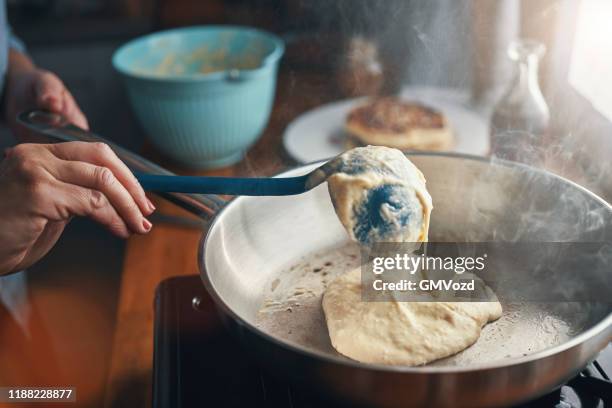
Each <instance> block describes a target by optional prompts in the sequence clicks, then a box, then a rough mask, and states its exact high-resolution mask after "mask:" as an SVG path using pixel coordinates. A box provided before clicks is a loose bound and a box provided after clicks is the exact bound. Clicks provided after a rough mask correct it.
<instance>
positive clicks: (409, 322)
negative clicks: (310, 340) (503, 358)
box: [323, 267, 502, 366]
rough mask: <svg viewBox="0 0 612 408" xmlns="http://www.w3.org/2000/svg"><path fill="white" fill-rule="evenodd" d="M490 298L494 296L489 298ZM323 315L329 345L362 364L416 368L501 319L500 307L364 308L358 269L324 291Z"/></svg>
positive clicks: (400, 305) (433, 304)
mask: <svg viewBox="0 0 612 408" xmlns="http://www.w3.org/2000/svg"><path fill="white" fill-rule="evenodd" d="M492 296H493V297H494V295H492ZM323 311H324V313H325V319H326V322H327V329H328V331H329V337H330V339H331V342H332V345H333V346H334V348H335V349H336V350H337V351H338V352H339V353H340V354H343V355H345V356H347V357H350V358H352V359H354V360H358V361H361V362H364V363H373V364H389V365H411V366H412V365H421V364H426V363H429V362H431V361H435V360H438V359H440V358H444V357H448V356H450V355H453V354H455V353H458V352H460V351H462V350H463V349H465V348H467V347H469V346H470V345H472V344H473V343H475V342H476V340H478V338H479V337H480V333H481V331H482V327H483V326H484V325H485V324H487V323H488V322H490V321H493V320H496V319H498V318H499V317H501V314H502V307H501V305H500V303H499V302H497V301H495V302H433V301H432V302H395V301H393V302H363V301H362V300H361V268H360V267H358V268H356V269H353V270H352V271H351V272H349V273H346V274H344V275H342V276H340V277H338V278H337V279H335V280H334V281H333V282H331V283H330V285H329V286H328V287H327V289H326V291H325V293H324V294H323Z"/></svg>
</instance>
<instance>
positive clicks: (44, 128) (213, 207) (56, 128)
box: [17, 110, 226, 221]
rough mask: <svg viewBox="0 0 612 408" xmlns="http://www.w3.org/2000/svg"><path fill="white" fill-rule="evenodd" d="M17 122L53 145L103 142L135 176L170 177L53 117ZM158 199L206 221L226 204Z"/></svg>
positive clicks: (30, 114)
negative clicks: (76, 142)
mask: <svg viewBox="0 0 612 408" xmlns="http://www.w3.org/2000/svg"><path fill="white" fill-rule="evenodd" d="M17 122H18V123H20V124H21V125H23V126H25V127H26V128H28V129H29V130H31V131H33V132H35V133H37V134H40V135H44V136H46V137H47V138H49V139H51V141H53V142H72V141H83V142H103V143H106V144H107V145H109V146H110V147H111V148H112V149H113V150H114V152H115V153H116V154H117V156H118V157H119V158H120V159H121V160H123V162H125V164H126V165H127V166H128V167H129V168H130V169H131V170H132V171H133V172H135V173H144V174H163V175H169V176H171V175H174V174H173V173H172V172H170V171H168V170H166V169H164V168H163V167H161V166H158V165H157V164H155V163H153V162H151V161H149V160H147V159H145V158H143V157H141V156H139V155H137V154H135V153H132V152H131V151H129V150H127V149H124V148H123V147H121V146H118V145H117V144H115V143H113V142H111V141H109V140H106V139H104V138H103V137H101V136H98V135H96V134H95V133H92V132H89V131H87V130H84V129H81V128H80V127H78V126H75V125H73V124H71V123H69V122H68V121H67V120H66V118H64V117H63V116H62V115H59V114H57V113H50V112H46V111H42V110H30V111H25V112H21V113H20V114H19V115H17ZM159 195H160V196H161V197H164V198H165V199H167V200H169V201H171V202H173V203H175V204H177V205H178V206H180V207H182V208H184V209H186V210H187V211H189V212H191V213H193V214H195V215H197V216H198V217H200V218H202V219H204V220H206V221H208V220H211V219H212V218H213V217H214V215H215V214H216V213H217V212H218V211H219V210H220V209H221V207H223V205H225V203H226V201H225V200H223V199H222V198H221V197H219V196H216V195H205V194H182V193H160V194H159Z"/></svg>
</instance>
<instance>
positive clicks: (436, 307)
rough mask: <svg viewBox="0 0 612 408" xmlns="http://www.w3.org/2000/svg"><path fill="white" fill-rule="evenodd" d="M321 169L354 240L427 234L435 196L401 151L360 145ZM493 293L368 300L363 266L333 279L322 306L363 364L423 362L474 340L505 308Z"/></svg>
mask: <svg viewBox="0 0 612 408" xmlns="http://www.w3.org/2000/svg"><path fill="white" fill-rule="evenodd" d="M317 173H318V174H317ZM317 173H315V175H314V176H313V177H315V178H319V179H320V178H321V177H324V178H326V179H327V182H328V186H329V192H330V195H331V199H332V202H333V204H334V208H335V210H336V213H337V214H338V218H339V219H340V221H341V222H342V224H343V225H344V227H345V228H346V230H347V232H348V234H349V236H350V237H351V238H352V239H353V240H355V241H358V242H359V243H360V244H362V245H364V246H371V245H372V244H374V243H376V242H381V241H387V242H389V241H390V242H422V241H427V239H428V231H429V216H430V213H431V210H432V203H431V196H430V195H429V193H428V191H427V189H426V188H425V177H424V176H423V174H422V173H421V172H420V170H419V169H417V168H416V166H415V165H414V164H412V162H410V160H408V159H407V158H406V156H405V155H404V154H403V153H402V152H401V151H399V150H396V149H392V148H388V147H381V146H377V147H375V146H368V147H362V148H355V149H352V150H349V151H347V152H346V153H344V154H342V155H340V156H338V157H337V158H335V159H333V160H331V161H330V162H328V163H327V164H326V165H324V166H323V167H322V168H321V170H320V171H319V172H317ZM487 289H488V288H487ZM492 298H494V299H495V301H493V302H435V301H432V302H398V301H390V302H364V301H362V299H361V268H360V267H358V268H355V269H353V270H351V271H350V272H348V273H345V274H343V275H341V276H339V277H337V278H336V279H335V280H334V281H332V282H331V283H330V284H329V286H328V287H327V289H326V290H325V293H324V294H323V301H322V306H323V311H324V314H325V320H326V323H327V328H328V332H329V337H330V339H331V343H332V345H333V347H334V348H335V349H336V350H337V351H338V352H339V353H341V354H343V355H345V356H347V357H350V358H352V359H355V360H358V361H361V362H365V363H378V364H391V365H421V364H426V363H429V362H431V361H434V360H438V359H440V358H443V357H447V356H450V355H453V354H455V353H458V352H459V351H461V350H463V349H465V348H467V347H469V346H470V345H472V344H473V343H474V342H476V340H478V337H479V336H480V333H481V330H482V327H483V326H484V325H485V324H487V323H488V322H490V321H493V320H496V319H498V318H499V317H500V316H501V314H502V308H501V305H500V303H499V302H497V299H496V298H495V296H494V295H493V294H492ZM432 300H433V298H432Z"/></svg>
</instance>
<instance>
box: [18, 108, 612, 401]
mask: <svg viewBox="0 0 612 408" xmlns="http://www.w3.org/2000/svg"><path fill="white" fill-rule="evenodd" d="M19 119H20V121H21V123H23V124H25V125H26V126H28V127H29V128H31V129H33V130H36V131H37V132H39V133H43V134H45V135H47V136H49V137H52V138H54V139H58V140H87V141H96V140H97V141H100V140H103V139H101V138H99V137H98V136H96V135H93V134H91V133H89V132H85V131H83V130H81V129H78V128H76V127H74V126H72V125H67V124H66V123H65V122H64V121H63V120H62V119H61V118H57V117H55V118H49V115H46V116H45V115H44V114H41V113H40V112H26V113H24V114H22V115H20V117H19ZM111 146H112V147H113V148H115V149H116V152H117V154H118V155H119V156H120V157H121V158H122V159H123V160H124V161H125V162H126V163H127V164H128V165H130V166H131V167H132V169H133V170H135V171H140V172H149V173H162V174H168V172H167V171H164V170H163V169H161V168H160V167H159V166H156V165H154V164H152V163H150V162H148V161H146V160H144V159H142V158H140V157H139V156H136V155H134V154H133V153H130V152H127V151H125V150H124V149H121V148H119V147H117V146H113V145H112V144H111ZM409 157H410V160H412V161H413V162H414V164H415V165H417V167H419V168H420V169H421V171H422V172H423V173H424V175H425V177H426V179H427V187H428V190H429V192H430V193H431V195H432V197H433V202H434V211H433V213H432V214H433V215H432V224H431V228H430V234H431V240H436V239H440V240H464V241H474V242H486V241H492V240H493V241H534V242H537V241H570V242H573V241H600V242H612V207H611V206H610V204H608V203H607V202H605V201H604V200H602V199H601V198H599V197H597V196H596V195H595V194H593V193H591V192H589V191H588V190H586V189H584V188H582V187H580V186H578V185H576V184H574V183H572V182H570V181H568V180H566V179H563V178H561V177H559V176H556V175H553V174H551V173H547V172H545V171H541V170H537V169H534V168H530V167H528V166H524V165H520V164H517V163H513V162H506V161H490V160H488V159H484V158H479V157H471V156H467V155H459V154H451V153H442V154H431V153H423V154H411V155H409ZM318 165H320V163H314V164H311V165H306V166H302V167H298V168H295V169H292V170H290V171H288V172H285V173H283V174H282V175H281V176H298V175H302V174H305V173H307V172H308V171H310V170H311V169H312V168H314V167H315V166H318ZM167 197H168V198H170V199H172V200H173V201H175V202H177V203H178V204H180V205H181V206H183V207H185V208H187V209H189V210H191V211H192V212H194V213H195V214H197V215H199V216H201V217H203V218H205V219H212V224H211V225H210V228H209V229H208V233H207V234H206V235H205V236H204V237H203V239H202V240H201V243H200V248H199V249H200V250H199V257H198V262H199V264H200V273H201V277H202V281H203V283H204V285H205V286H206V288H207V290H208V291H209V292H210V295H211V296H212V298H213V299H214V301H215V303H216V305H217V307H218V309H219V311H220V313H221V314H222V316H224V317H225V319H224V320H225V321H226V322H227V324H228V327H229V328H230V329H231V330H232V332H234V333H235V334H236V335H237V336H238V337H239V338H240V339H241V340H242V341H243V343H244V344H245V347H247V348H248V349H249V350H251V351H252V353H253V355H254V356H255V357H256V358H257V359H258V360H259V361H260V362H261V364H263V365H264V366H266V367H268V368H269V369H270V370H271V371H272V372H274V373H277V374H278V375H280V376H282V377H283V378H285V379H288V380H290V381H292V382H293V383H295V384H298V385H302V386H305V387H307V388H308V389H311V390H313V389H314V390H317V391H318V392H321V393H323V394H324V395H328V396H331V397H332V398H336V399H338V400H339V401H344V402H347V403H349V404H352V405H364V406H382V407H400V406H402V407H412V406H415V407H416V406H449V407H450V406H453V407H488V406H507V405H512V404H516V403H519V402H522V401H526V400H528V399H532V398H535V397H537V396H540V395H543V394H545V393H547V392H549V391H550V390H551V389H553V388H555V387H557V386H559V385H561V384H562V383H564V382H565V381H567V380H568V379H569V378H571V377H573V376H574V375H576V374H577V373H578V372H579V371H580V370H581V369H582V368H583V367H584V366H585V365H586V364H587V363H588V362H590V361H591V360H593V359H594V358H595V356H596V355H597V353H598V352H599V351H600V350H601V349H602V348H603V347H605V346H606V345H607V344H608V343H609V342H610V341H611V339H612V303H611V299H610V298H608V299H601V300H598V299H593V301H592V302H582V303H577V302H548V303H535V302H531V303H529V302H528V303H524V304H518V305H514V306H512V307H506V306H507V305H504V306H505V312H504V314H505V315H504V316H503V317H502V319H501V320H502V321H503V320H504V319H505V321H506V322H505V323H506V324H503V325H502V324H498V323H497V322H496V323H493V324H491V325H490V326H489V327H493V328H494V330H493V329H490V330H488V331H487V328H485V331H483V335H482V336H481V338H480V339H479V341H478V342H477V343H476V344H474V345H473V346H471V347H470V348H469V349H468V350H466V351H465V352H462V353H459V354H457V355H456V356H452V357H450V358H446V359H443V360H440V361H438V362H436V363H434V364H430V365H427V366H421V367H403V366H401V367H400V366H383V365H374V364H362V363H359V362H356V361H352V360H349V359H347V358H344V357H342V356H341V355H339V354H337V353H335V352H334V351H333V350H332V349H331V347H329V344H327V345H320V344H319V345H316V344H315V345H312V344H305V343H300V342H298V341H288V340H286V339H283V338H282V337H281V336H279V335H278V334H276V333H272V332H270V331H266V330H262V329H260V328H258V325H257V315H258V311H259V310H260V308H261V306H262V303H263V301H264V299H265V297H266V296H267V294H268V293H269V292H268V290H269V287H270V282H273V281H274V280H275V279H279V280H282V279H284V278H285V274H286V270H287V267H289V266H291V265H293V264H296V263H298V262H299V261H300V260H301V259H303V258H304V256H306V255H308V254H312V253H316V252H318V251H324V250H326V249H327V248H333V247H335V246H338V245H343V243H345V241H346V239H347V238H346V234H345V232H344V230H343V229H342V227H341V225H340V224H339V222H338V221H337V219H336V215H335V213H334V211H333V207H332V205H331V203H330V200H329V196H328V193H327V189H326V186H324V185H321V186H318V187H316V188H315V189H313V190H312V191H310V192H309V193H307V194H302V195H299V196H291V197H239V198H236V199H234V200H232V201H231V202H229V203H227V204H226V203H224V202H223V201H222V200H221V199H219V198H218V197H212V196H197V195H191V196H189V195H183V194H170V195H167ZM608 248H609V247H608ZM608 255H609V254H608ZM608 258H609V257H608ZM611 269H612V266H610V265H606V266H605V267H604V268H596V269H594V270H582V271H580V273H577V274H576V275H575V279H576V281H575V282H567V283H566V285H568V286H569V287H571V285H572V284H576V285H580V284H583V283H584V282H587V283H588V282H597V281H600V282H601V279H611V278H612V270H611ZM499 273H500V274H511V273H512V269H511V268H508V269H507V270H501V271H499ZM589 274H603V275H604V276H595V277H593V278H596V279H585V278H588V277H590V276H589ZM553 278H554V277H551V279H553ZM534 285H539V286H541V290H542V291H546V290H547V289H548V288H549V285H550V281H547V282H534ZM591 289H593V293H595V292H596V290H595V288H591ZM313 313H321V311H320V310H315V311H313ZM509 314H511V316H510V315H509ZM549 317H554V318H555V319H556V321H557V322H558V325H552V326H551V325H550V324H547V322H548V321H549ZM319 321H320V323H319V325H318V326H317V325H316V324H315V325H309V326H305V327H303V328H302V330H305V331H308V332H309V333H310V334H313V333H314V335H315V336H319V337H320V338H325V336H326V328H325V326H324V324H323V323H322V319H319ZM298 323H299V322H298ZM296 328H297V329H299V324H297V325H296ZM561 328H563V332H564V333H565V334H566V335H567V336H566V337H564V336H560V335H559V332H560V329H561ZM305 334H308V333H305ZM542 344H547V346H546V347H542V346H541V345H542ZM464 353H469V355H471V356H472V358H469V359H466V358H464V356H465V354H464Z"/></svg>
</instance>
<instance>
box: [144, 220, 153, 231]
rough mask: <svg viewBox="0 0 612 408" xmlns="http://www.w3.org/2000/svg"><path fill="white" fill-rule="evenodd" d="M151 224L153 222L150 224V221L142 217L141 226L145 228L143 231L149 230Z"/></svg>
mask: <svg viewBox="0 0 612 408" xmlns="http://www.w3.org/2000/svg"><path fill="white" fill-rule="evenodd" d="M152 226H153V224H151V221H149V220H147V219H146V218H143V219H142V227H143V228H144V229H145V231H147V232H149V231H150V230H151V227H152Z"/></svg>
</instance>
